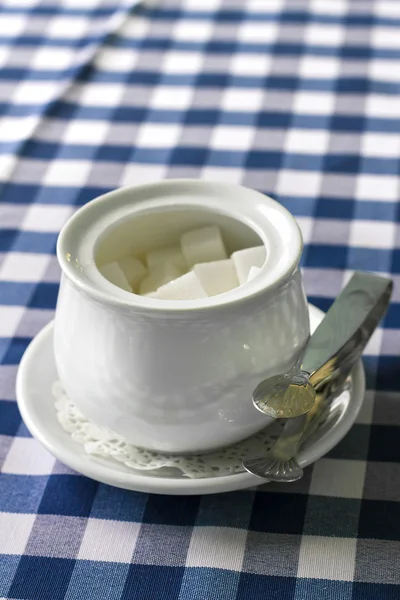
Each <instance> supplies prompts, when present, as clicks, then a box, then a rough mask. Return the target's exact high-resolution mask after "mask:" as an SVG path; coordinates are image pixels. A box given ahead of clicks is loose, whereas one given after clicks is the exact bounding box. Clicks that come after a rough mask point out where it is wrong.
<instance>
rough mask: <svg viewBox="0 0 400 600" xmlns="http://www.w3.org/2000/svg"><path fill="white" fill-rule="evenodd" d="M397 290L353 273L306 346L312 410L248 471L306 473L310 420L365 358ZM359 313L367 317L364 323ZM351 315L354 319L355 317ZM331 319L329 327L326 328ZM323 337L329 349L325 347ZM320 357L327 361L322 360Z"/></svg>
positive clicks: (271, 476)
mask: <svg viewBox="0 0 400 600" xmlns="http://www.w3.org/2000/svg"><path fill="white" fill-rule="evenodd" d="M392 288H393V282H392V281H391V280H390V279H383V278H381V277H377V276H375V275H370V274H366V273H356V274H355V275H354V276H353V278H352V279H351V281H350V283H349V284H348V285H347V286H346V288H345V289H344V290H343V292H342V293H341V294H340V296H339V297H338V299H337V300H336V301H335V302H334V304H333V305H332V307H331V309H330V310H329V311H328V313H327V315H326V317H325V319H324V320H323V321H322V323H321V325H320V326H319V327H318V328H317V330H316V331H315V333H314V334H313V335H312V336H311V338H310V342H309V344H308V347H307V349H306V354H305V357H304V361H303V365H304V364H306V365H309V368H310V367H313V368H312V370H311V372H306V373H307V374H308V379H307V385H311V387H312V391H313V399H312V406H311V410H310V409H308V410H309V411H310V412H309V414H306V413H305V412H303V413H302V414H299V415H298V416H296V417H295V418H289V419H288V420H287V422H286V425H285V427H284V429H283V432H282V434H281V436H280V437H279V439H278V440H277V442H276V443H275V445H274V446H273V448H272V449H271V450H270V451H269V452H267V454H266V455H265V456H263V457H258V458H254V459H248V460H245V461H244V462H243V467H244V468H245V469H246V471H248V472H249V473H252V474H253V475H257V476H258V477H262V478H264V479H268V480H270V481H286V482H289V481H296V480H297V479H300V478H301V477H302V476H303V470H302V468H301V467H300V465H299V464H298V462H297V458H296V457H297V454H298V450H299V447H300V445H301V443H302V441H303V439H304V436H305V434H306V432H308V430H309V429H310V427H311V426H312V425H311V423H315V422H316V421H317V420H318V418H319V416H320V415H321V412H322V411H323V409H324V407H325V406H326V402H324V400H326V398H327V397H329V396H330V397H331V398H332V397H333V396H334V394H333V392H334V391H335V390H337V389H340V387H341V386H342V385H343V383H344V381H345V380H346V378H347V377H348V375H349V373H350V371H351V369H352V367H353V366H354V364H355V362H356V361H357V360H358V359H359V358H360V356H361V354H362V352H363V350H364V348H365V346H366V344H367V342H368V340H369V338H370V337H371V335H372V333H373V331H374V330H375V328H376V326H377V325H378V323H379V321H380V320H381V318H382V317H383V315H384V313H385V311H386V309H387V307H388V304H389V301H390V296H391V292H392ZM342 311H344V312H343V313H342ZM360 315H363V320H362V321H361V320H360ZM329 317H330V318H329ZM352 317H355V319H354V320H352ZM328 319H329V321H328V327H326V328H324V327H321V326H322V325H323V323H325V321H327V320H328ZM355 322H356V323H357V325H355V324H354V323H355ZM335 324H336V326H335ZM321 330H322V332H323V334H322V335H321ZM346 331H347V334H346ZM329 336H331V337H329ZM324 339H325V344H326V345H327V346H328V347H329V351H327V350H326V348H324V346H323V345H322V342H323V341H324ZM337 340H340V345H339V350H338V351H337V352H336V353H332V348H335V347H338V342H337ZM327 356H328V358H327V359H326V357H327ZM321 357H325V359H326V360H325V362H323V363H322V364H321V362H322V361H321ZM318 363H319V365H320V366H319V367H318V366H317V365H318ZM267 381H268V380H267ZM290 385H292V384H290ZM297 386H298V384H297V382H296V383H295V384H294V385H293V390H292V393H295V391H296V387H297ZM299 387H300V386H299ZM257 389H258V388H257ZM300 402H304V400H300ZM257 408H258V407H257Z"/></svg>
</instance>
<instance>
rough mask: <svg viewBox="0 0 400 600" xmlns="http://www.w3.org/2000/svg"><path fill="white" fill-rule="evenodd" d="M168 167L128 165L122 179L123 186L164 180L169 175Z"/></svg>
mask: <svg viewBox="0 0 400 600" xmlns="http://www.w3.org/2000/svg"><path fill="white" fill-rule="evenodd" d="M167 170H168V167H167V166H166V165H143V164H140V165H127V166H126V167H125V169H124V171H123V174H122V177H121V185H122V186H128V185H141V184H144V183H152V182H154V181H159V180H161V179H164V178H165V176H166V174H167Z"/></svg>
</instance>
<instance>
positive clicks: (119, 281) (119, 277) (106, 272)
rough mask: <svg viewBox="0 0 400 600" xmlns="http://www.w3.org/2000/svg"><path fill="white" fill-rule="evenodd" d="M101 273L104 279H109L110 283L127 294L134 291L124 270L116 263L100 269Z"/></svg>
mask: <svg viewBox="0 0 400 600" xmlns="http://www.w3.org/2000/svg"><path fill="white" fill-rule="evenodd" d="M99 271H100V273H101V274H102V275H103V277H105V278H106V279H108V281H109V282H110V283H113V284H114V285H116V286H117V287H119V288H121V289H123V290H125V291H127V292H131V291H132V288H131V286H130V285H129V283H128V280H127V279H126V277H125V274H124V272H123V270H122V269H121V267H120V266H119V264H118V263H117V262H116V261H115V262H111V263H107V264H106V265H103V266H102V267H99Z"/></svg>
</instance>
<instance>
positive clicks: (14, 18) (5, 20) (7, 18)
mask: <svg viewBox="0 0 400 600" xmlns="http://www.w3.org/2000/svg"><path fill="white" fill-rule="evenodd" d="M26 23H27V18H26V16H24V15H23V14H20V15H7V14H4V13H3V14H2V15H1V19H0V35H2V36H5V37H14V36H17V35H19V34H20V33H22V31H23V30H24V28H25V27H26Z"/></svg>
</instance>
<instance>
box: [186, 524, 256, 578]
mask: <svg viewBox="0 0 400 600" xmlns="http://www.w3.org/2000/svg"><path fill="white" fill-rule="evenodd" d="M246 537H247V531H246V530H245V529H234V528H230V527H195V528H194V529H193V533H192V537H191V540H190V545H189V550H188V553H187V558H186V566H187V567H212V568H214V569H227V570H230V571H240V570H241V568H242V564H243V557H244V550H245V546H246Z"/></svg>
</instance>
